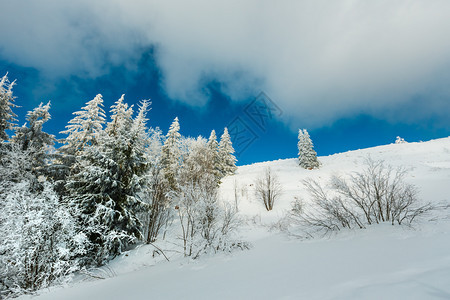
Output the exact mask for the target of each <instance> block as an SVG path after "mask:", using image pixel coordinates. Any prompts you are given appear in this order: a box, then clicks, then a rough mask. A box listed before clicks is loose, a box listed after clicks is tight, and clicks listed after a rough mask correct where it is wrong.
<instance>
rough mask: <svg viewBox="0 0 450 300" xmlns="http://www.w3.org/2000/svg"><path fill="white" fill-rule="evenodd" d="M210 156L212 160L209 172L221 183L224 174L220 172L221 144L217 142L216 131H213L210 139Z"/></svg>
mask: <svg viewBox="0 0 450 300" xmlns="http://www.w3.org/2000/svg"><path fill="white" fill-rule="evenodd" d="M208 150H209V153H208V156H209V158H208V159H209V160H210V168H211V169H210V170H208V172H211V173H212V174H213V175H214V177H215V178H216V179H217V182H220V179H221V178H222V173H221V170H220V157H219V143H218V142H217V136H216V131H215V130H212V131H211V135H210V136H209V139H208Z"/></svg>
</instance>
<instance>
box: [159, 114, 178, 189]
mask: <svg viewBox="0 0 450 300" xmlns="http://www.w3.org/2000/svg"><path fill="white" fill-rule="evenodd" d="M179 131H180V124H179V123H178V117H177V118H175V120H174V121H173V122H172V124H171V125H170V127H169V131H168V132H167V135H166V140H165V142H164V145H163V146H162V149H161V150H162V159H161V163H162V165H163V171H164V175H165V177H166V179H167V182H168V184H169V187H170V189H171V190H176V189H177V182H176V180H177V176H178V173H179V169H180V161H181V142H180V141H181V134H180V132H179Z"/></svg>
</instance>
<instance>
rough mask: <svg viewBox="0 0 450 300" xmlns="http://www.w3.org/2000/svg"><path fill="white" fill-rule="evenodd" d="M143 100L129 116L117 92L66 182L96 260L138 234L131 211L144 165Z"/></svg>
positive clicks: (135, 208)
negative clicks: (98, 130) (106, 118)
mask: <svg viewBox="0 0 450 300" xmlns="http://www.w3.org/2000/svg"><path fill="white" fill-rule="evenodd" d="M148 107H149V103H148V102H145V101H144V102H143V103H142V105H141V107H140V109H139V113H138V115H137V117H136V118H135V119H134V120H133V118H132V115H133V110H132V107H128V105H127V104H124V103H123V97H122V98H120V99H119V100H118V101H117V102H116V103H115V104H114V105H113V106H112V108H111V113H112V116H111V121H110V122H109V123H108V124H107V126H106V130H105V131H104V133H103V134H102V135H99V136H98V137H97V142H96V144H91V145H88V146H85V148H84V150H83V151H82V152H81V154H82V155H81V156H80V158H79V159H78V161H77V164H76V168H74V169H76V170H77V172H76V173H75V174H73V175H72V176H70V178H69V180H68V183H67V185H66V187H67V190H68V191H69V194H70V196H69V198H70V201H71V202H72V203H74V204H75V205H76V206H77V207H79V208H80V210H81V212H82V216H81V222H82V224H83V226H84V227H85V228H86V231H87V235H88V237H89V240H90V241H91V242H92V243H93V244H94V245H96V248H95V249H94V251H93V253H92V258H93V262H94V263H96V264H102V263H104V262H105V261H106V260H108V259H109V258H111V257H113V256H115V255H117V254H118V253H120V252H121V251H123V250H124V249H125V248H126V247H127V246H128V245H130V244H131V243H133V242H134V241H136V239H141V238H142V232H141V230H142V225H141V222H140V221H139V219H138V217H137V213H138V211H139V210H140V209H141V206H142V205H143V203H142V201H141V200H140V198H139V193H140V192H141V190H142V188H143V183H144V177H145V174H146V170H147V161H146V160H145V147H146V145H145V143H146V140H145V139H144V138H145V134H146V129H147V128H146V124H145V123H146V121H147V119H146V112H147V111H148Z"/></svg>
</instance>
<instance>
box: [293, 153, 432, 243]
mask: <svg viewBox="0 0 450 300" xmlns="http://www.w3.org/2000/svg"><path fill="white" fill-rule="evenodd" d="M406 174H407V171H406V170H405V169H404V168H397V169H394V168H393V167H391V166H386V165H385V164H384V163H383V162H382V161H373V160H371V159H368V160H367V162H366V167H365V169H364V171H362V172H357V173H354V174H351V175H349V176H348V179H346V178H344V177H339V176H333V177H332V178H331V182H330V187H329V188H328V189H326V188H325V187H323V186H322V185H321V184H319V183H318V182H317V181H315V180H312V179H309V180H306V181H304V186H305V187H306V189H307V191H308V192H309V194H310V200H309V201H308V202H306V201H300V200H297V201H295V202H294V204H293V207H292V210H291V213H290V215H289V219H290V220H291V221H293V222H294V223H295V224H299V225H301V226H302V228H303V229H304V232H306V233H307V234H308V235H313V233H314V232H325V233H326V232H329V231H336V230H341V229H344V228H366V226H368V225H371V224H378V223H382V222H389V223H391V224H392V225H394V224H399V225H400V224H404V223H407V224H411V223H412V222H413V221H414V220H415V219H416V218H417V217H419V216H421V215H423V214H424V213H426V212H428V211H429V210H431V209H432V206H431V204H430V203H425V204H424V203H421V201H419V199H418V197H417V189H416V187H415V186H413V185H411V184H408V183H406V182H405V181H404V178H405V176H406Z"/></svg>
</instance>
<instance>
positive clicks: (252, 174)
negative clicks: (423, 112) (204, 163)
mask: <svg viewBox="0 0 450 300" xmlns="http://www.w3.org/2000/svg"><path fill="white" fill-rule="evenodd" d="M367 157H371V158H372V159H373V160H380V159H382V160H384V161H385V162H386V163H388V164H391V165H393V166H405V167H408V168H411V172H410V173H409V174H408V176H407V178H406V180H407V181H408V182H409V183H412V184H415V185H416V186H417V187H418V188H419V190H420V197H421V198H422V199H423V200H424V201H431V202H432V203H439V202H442V201H447V202H450V138H443V139H439V140H433V141H429V142H423V143H408V144H392V145H386V146H380V147H375V148H370V149H364V150H357V151H351V152H346V153H341V154H335V155H331V156H327V157H320V158H319V160H320V162H321V163H322V167H321V168H320V169H318V170H303V169H301V168H300V167H299V166H298V165H297V161H296V160H295V159H287V160H279V161H272V162H265V163H257V164H253V165H249V166H242V167H239V169H238V171H237V174H236V175H235V176H230V177H227V178H225V179H224V181H223V183H222V185H221V195H222V198H223V199H224V200H225V201H229V202H231V203H235V201H236V200H237V202H238V207H239V212H240V214H242V215H243V217H244V218H245V219H246V220H247V225H246V226H245V227H244V228H243V229H242V231H241V234H242V235H243V237H244V239H246V240H249V241H251V242H252V244H253V247H252V249H251V250H248V251H242V252H239V251H238V252H234V253H233V254H231V255H228V254H219V255H215V256H210V257H203V258H201V259H199V260H197V261H190V260H187V259H183V258H178V259H175V260H172V261H171V262H163V261H162V259H160V260H159V261H160V262H157V263H155V260H154V259H153V258H152V253H153V252H152V251H153V248H151V246H145V247H141V248H140V249H138V250H133V251H131V252H130V253H128V254H127V256H123V257H121V258H119V259H117V260H116V261H114V262H112V263H111V265H110V268H111V271H110V274H111V275H112V274H114V276H112V278H108V279H104V280H95V281H91V282H82V283H76V284H72V285H71V286H70V287H65V288H60V287H58V288H53V289H51V290H47V291H42V292H40V296H39V297H38V299H96V300H100V299H450V217H449V215H450V212H445V213H442V212H436V213H434V214H435V215H433V216H429V217H428V218H426V219H423V220H421V221H420V222H419V223H416V226H415V227H414V228H409V227H406V226H391V225H388V224H381V225H375V226H371V227H369V228H367V229H365V230H348V231H344V232H340V233H339V234H337V235H335V236H332V237H329V238H321V239H314V240H308V241H301V240H298V239H294V238H291V237H288V236H285V235H283V234H281V233H278V232H276V231H270V230H269V227H270V225H271V224H273V223H274V222H276V221H277V220H279V218H280V217H282V216H283V215H284V213H285V212H286V211H287V210H289V208H290V205H291V202H292V201H293V200H294V199H296V198H307V197H308V195H307V193H306V192H305V190H304V188H303V186H302V183H301V181H302V180H303V179H306V178H308V177H311V178H315V179H317V180H319V181H320V182H323V183H325V182H326V181H327V180H328V179H329V178H330V176H331V175H332V174H340V173H342V174H345V173H349V172H353V171H358V170H361V168H362V167H363V164H364V160H365V159H366V158H367ZM268 166H270V167H271V169H272V170H273V171H275V172H276V173H277V174H278V176H279V179H280V182H281V183H282V186H283V191H284V192H283V194H282V196H281V197H280V199H279V201H277V202H276V203H275V204H274V210H273V211H271V212H267V211H266V210H265V209H264V206H263V205H262V204H261V203H260V202H258V201H257V200H256V199H255V197H254V186H253V183H254V181H255V178H257V177H258V176H260V174H261V173H262V172H263V170H264V169H265V168H266V167H268ZM235 195H237V197H236V196H235ZM29 297H30V296H24V297H22V298H24V299H25V298H29Z"/></svg>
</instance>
